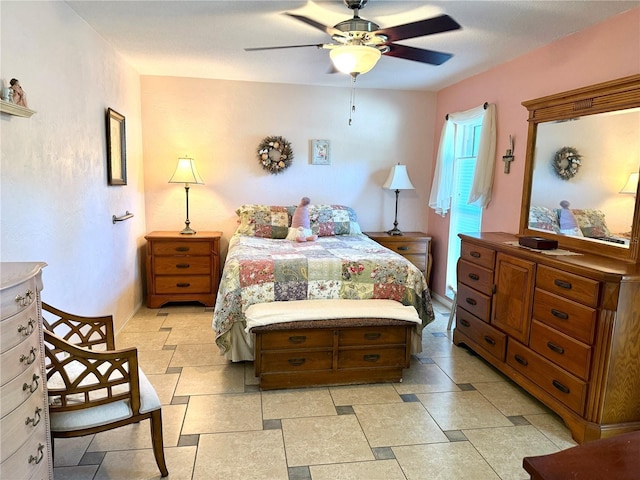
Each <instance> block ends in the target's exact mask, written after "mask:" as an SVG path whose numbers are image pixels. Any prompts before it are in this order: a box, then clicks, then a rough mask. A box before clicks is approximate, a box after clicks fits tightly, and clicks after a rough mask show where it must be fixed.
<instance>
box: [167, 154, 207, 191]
mask: <svg viewBox="0 0 640 480" xmlns="http://www.w3.org/2000/svg"><path fill="white" fill-rule="evenodd" d="M169 183H186V184H188V183H194V184H196V185H204V182H203V181H202V178H201V177H200V174H199V173H198V169H197V168H196V162H195V160H194V159H193V158H179V159H178V166H177V167H176V171H175V172H173V175H172V176H171V179H170V180H169Z"/></svg>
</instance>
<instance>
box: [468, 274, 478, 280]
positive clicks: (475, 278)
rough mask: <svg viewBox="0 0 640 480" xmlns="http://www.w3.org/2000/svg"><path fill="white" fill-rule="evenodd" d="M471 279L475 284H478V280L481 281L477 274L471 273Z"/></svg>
mask: <svg viewBox="0 0 640 480" xmlns="http://www.w3.org/2000/svg"><path fill="white" fill-rule="evenodd" d="M469 278H470V279H471V280H473V281H474V282H477V281H478V280H480V277H479V276H478V275H477V274H475V273H470V274H469Z"/></svg>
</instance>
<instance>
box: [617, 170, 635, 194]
mask: <svg viewBox="0 0 640 480" xmlns="http://www.w3.org/2000/svg"><path fill="white" fill-rule="evenodd" d="M639 177H640V173H638V172H635V173H631V174H629V178H628V179H627V183H625V184H624V187H622V190H620V193H629V194H631V195H635V194H636V193H637V192H638V178H639Z"/></svg>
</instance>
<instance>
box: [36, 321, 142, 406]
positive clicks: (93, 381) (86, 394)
mask: <svg viewBox="0 0 640 480" xmlns="http://www.w3.org/2000/svg"><path fill="white" fill-rule="evenodd" d="M44 346H45V355H46V360H45V366H46V371H47V386H48V395H49V409H50V411H51V413H55V412H64V411H74V410H81V409H86V408H91V407H96V406H99V405H104V404H107V403H113V402H118V401H122V400H128V401H129V402H130V405H131V409H132V410H133V414H134V415H135V414H138V413H139V410H140V383H139V374H138V356H137V350H136V349H135V348H128V349H123V350H112V351H92V350H89V349H86V348H82V347H77V346H75V345H73V344H71V343H69V342H68V341H66V340H65V339H64V338H61V337H58V336H56V335H55V334H53V333H51V332H50V331H48V330H46V329H45V330H44Z"/></svg>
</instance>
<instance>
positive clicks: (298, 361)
mask: <svg viewBox="0 0 640 480" xmlns="http://www.w3.org/2000/svg"><path fill="white" fill-rule="evenodd" d="M306 361H307V359H306V358H290V359H289V365H292V366H294V367H300V366H301V365H304V364H305V362H306Z"/></svg>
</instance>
